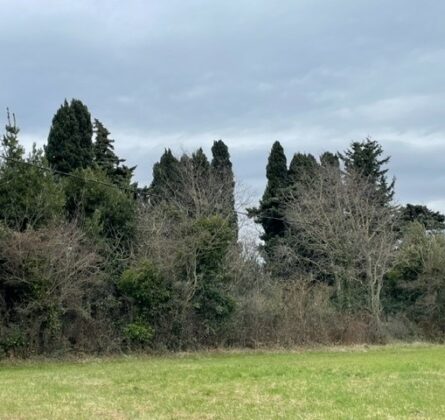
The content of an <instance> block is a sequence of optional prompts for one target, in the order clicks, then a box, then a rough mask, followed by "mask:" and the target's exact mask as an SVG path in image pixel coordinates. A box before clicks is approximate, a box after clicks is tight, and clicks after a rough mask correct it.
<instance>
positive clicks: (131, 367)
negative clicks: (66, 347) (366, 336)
mask: <svg viewBox="0 0 445 420" xmlns="http://www.w3.org/2000/svg"><path fill="white" fill-rule="evenodd" d="M98 417H102V418H118V419H120V418H129V419H130V418H161V419H165V418H172V419H173V418H175V419H176V418H193V419H220V418H227V419H233V418H255V419H256V418H290V419H298V418H302V419H311V418H313V419H315V418H329V419H336V418H351V419H352V418H376V419H381V418H437V419H439V418H441V419H445V347H444V346H427V345H416V346H389V347H371V348H369V349H366V348H352V349H345V348H338V349H335V348H334V349H326V350H316V351H305V352H290V353H289V352H287V353H284V352H271V353H258V352H253V353H245V352H238V353H214V354H212V353H211V354H207V353H205V354H202V353H201V354H192V355H186V356H183V355H182V356H181V355H176V356H171V357H128V358H125V357H120V358H113V359H93V360H85V361H81V362H36V361H33V362H27V361H25V362H19V363H14V364H11V362H8V361H3V362H1V363H0V418H1V419H5V418H6V419H10V418H11V419H14V418H88V419H91V418H98Z"/></svg>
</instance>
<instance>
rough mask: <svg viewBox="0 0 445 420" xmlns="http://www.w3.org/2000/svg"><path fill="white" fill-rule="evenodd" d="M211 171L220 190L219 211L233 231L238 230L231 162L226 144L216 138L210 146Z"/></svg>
mask: <svg viewBox="0 0 445 420" xmlns="http://www.w3.org/2000/svg"><path fill="white" fill-rule="evenodd" d="M212 156H213V157H212V162H211V172H212V176H213V181H214V184H215V186H216V187H217V188H219V189H220V190H221V191H222V194H221V196H222V197H221V201H222V203H221V205H222V207H223V208H222V209H221V213H222V215H223V216H224V217H228V219H229V221H230V225H231V226H232V227H233V229H234V231H235V233H237V232H238V217H237V213H236V210H235V179H234V175H233V170H232V162H231V161H230V154H229V149H228V147H227V145H226V144H225V143H224V142H223V141H222V140H218V141H215V142H214V143H213V146H212Z"/></svg>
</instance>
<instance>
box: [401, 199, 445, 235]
mask: <svg viewBox="0 0 445 420" xmlns="http://www.w3.org/2000/svg"><path fill="white" fill-rule="evenodd" d="M400 210H401V211H400V216H401V217H400V219H401V222H402V225H406V224H408V223H411V222H418V223H420V224H421V225H423V227H424V228H425V229H426V230H444V229H445V216H444V215H443V214H441V213H439V212H438V211H433V210H430V209H429V208H428V207H427V206H422V205H418V204H417V205H416V204H407V205H406V206H404V207H402V208H401V209H400Z"/></svg>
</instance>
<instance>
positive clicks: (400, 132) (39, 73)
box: [0, 0, 445, 210]
mask: <svg viewBox="0 0 445 420" xmlns="http://www.w3.org/2000/svg"><path fill="white" fill-rule="evenodd" d="M2 3H4V4H2ZM0 6H2V25H0V52H1V56H2V65H1V66H0V105H1V106H3V107H6V106H7V105H8V106H10V107H11V108H12V109H13V110H14V111H16V113H17V114H18V118H19V122H20V125H21V126H22V128H23V133H24V137H25V139H26V140H27V142H28V143H29V142H30V141H31V140H36V141H38V142H39V143H42V142H43V141H44V139H45V137H46V135H47V132H48V129H49V125H50V122H51V118H52V115H53V114H54V112H55V110H56V109H57V108H58V106H59V105H60V103H61V102H62V101H63V99H64V98H65V97H68V98H70V97H78V98H80V99H82V100H83V101H84V102H85V103H87V104H88V106H89V107H90V109H91V111H92V113H93V114H94V116H96V117H98V118H99V119H101V120H102V121H103V122H104V123H105V124H106V125H107V127H109V129H110V130H111V131H112V134H113V135H114V137H115V138H116V139H117V148H118V150H119V151H120V152H121V153H122V154H124V155H126V156H127V157H128V160H129V162H130V163H132V164H138V166H139V168H138V172H137V176H138V178H139V179H140V180H141V181H143V182H148V181H149V179H150V173H151V164H152V163H153V162H154V161H155V160H157V159H158V158H159V155H160V154H161V153H162V150H163V148H164V147H173V148H174V149H175V150H178V151H180V150H182V149H186V150H191V149H192V148H194V147H196V146H197V145H202V146H204V147H205V148H206V150H209V147H210V145H211V142H212V140H213V139H217V138H223V139H224V140H226V141H227V142H228V143H229V145H230V146H231V150H232V155H233V158H234V162H235V169H236V171H237V175H238V178H240V179H242V180H244V182H246V183H249V184H251V185H252V186H253V188H254V189H255V190H256V192H257V194H258V195H259V194H260V193H261V189H262V187H263V185H264V172H265V168H264V166H265V162H266V159H267V153H268V150H269V148H270V145H271V143H272V142H273V141H274V140H275V139H279V140H281V141H282V142H283V144H284V145H285V147H286V150H287V152H288V154H289V157H290V155H291V154H292V153H293V152H295V151H298V150H303V151H308V152H312V153H315V154H319V153H321V152H322V151H324V150H328V149H329V150H338V149H339V150H343V149H345V148H346V147H347V145H348V143H349V141H350V140H353V139H360V138H364V137H365V136H367V135H372V136H373V137H375V138H376V139H378V140H381V141H382V143H383V145H384V147H385V149H386V150H387V151H388V153H390V154H391V155H392V156H393V160H392V162H393V164H392V168H391V169H392V172H393V173H394V174H395V175H396V176H397V178H398V198H399V199H400V200H401V201H406V200H410V201H422V202H432V203H435V204H434V205H437V206H441V205H442V204H441V203H443V197H444V195H443V192H442V191H443V188H442V185H443V174H444V170H443V169H442V166H441V164H440V161H439V158H438V157H437V156H439V155H443V154H442V153H438V151H439V150H440V151H442V150H443V145H444V144H445V111H444V109H445V108H444V107H443V103H444V102H445V83H444V82H445V73H444V72H443V68H444V67H445V26H444V25H443V16H444V15H445V3H442V2H437V1H420V0H413V1H410V2H406V1H403V0H394V1H391V2H388V1H383V0H372V1H371V0H367V1H360V2H358V1H355V0H346V1H340V0H337V1H329V2H328V1H325V0H302V1H294V0H283V1H280V2H270V1H267V0H255V1H254V0H238V1H235V0H233V1H225V2H209V1H207V0H189V1H186V2H185V1H182V0H181V1H180V0H171V1H168V2H165V1H161V0H153V1H150V2H147V1H143V0H129V1H127V2H124V3H122V2H118V1H116V0H107V1H105V0H96V1H94V2H92V1H87V0H77V1H68V0H66V1H63V2H60V1H55V0H39V1H35V2H29V1H25V0H15V1H14V2H6V1H4V0H0ZM420 162H422V163H420ZM444 210H445V209H444Z"/></svg>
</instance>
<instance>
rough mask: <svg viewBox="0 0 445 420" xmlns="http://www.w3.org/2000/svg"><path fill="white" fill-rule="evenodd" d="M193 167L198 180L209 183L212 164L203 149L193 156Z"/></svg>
mask: <svg viewBox="0 0 445 420" xmlns="http://www.w3.org/2000/svg"><path fill="white" fill-rule="evenodd" d="M192 165H193V170H194V172H195V177H196V179H197V180H198V181H199V180H201V179H202V180H206V181H207V180H208V176H209V174H210V163H209V160H208V159H207V156H206V154H205V153H204V151H203V150H202V148H201V147H200V148H199V149H198V150H197V151H196V152H195V153H193V154H192Z"/></svg>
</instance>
